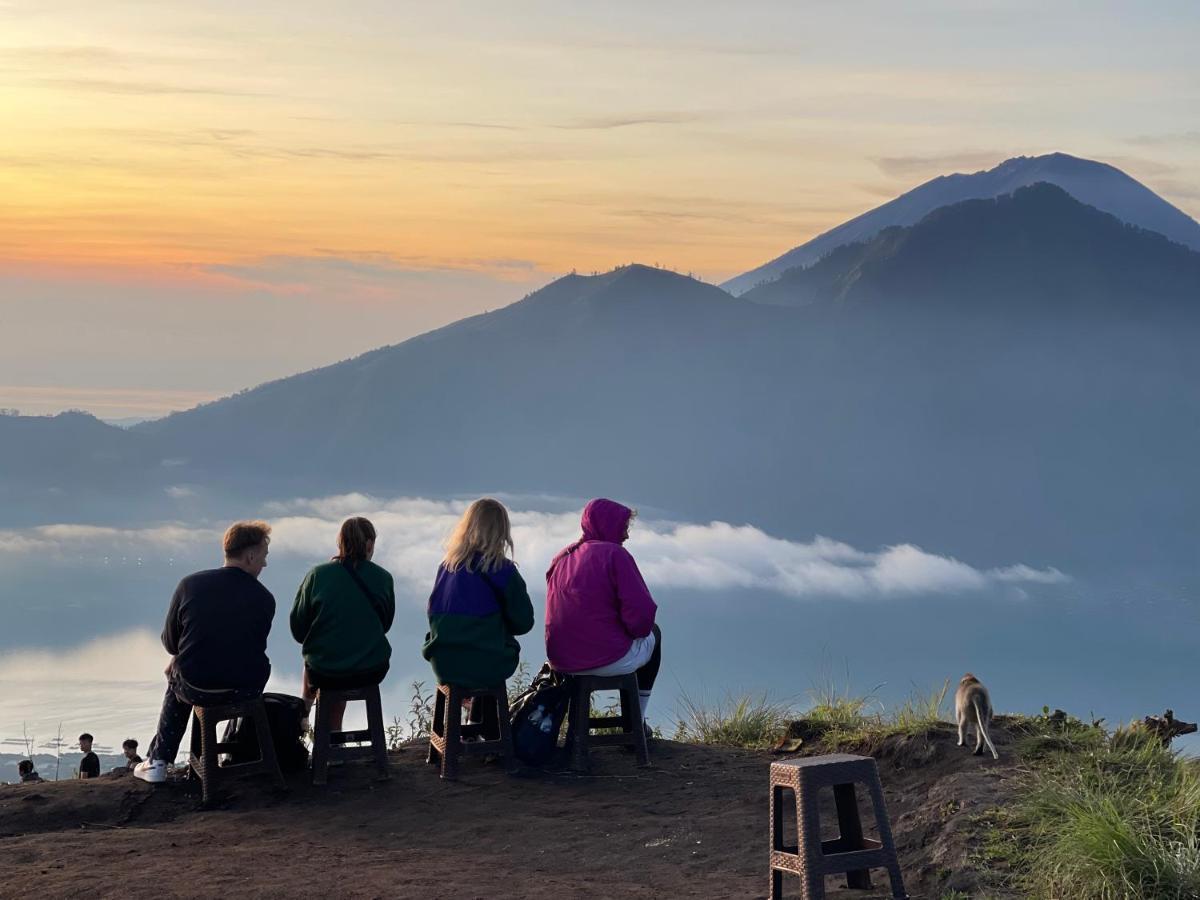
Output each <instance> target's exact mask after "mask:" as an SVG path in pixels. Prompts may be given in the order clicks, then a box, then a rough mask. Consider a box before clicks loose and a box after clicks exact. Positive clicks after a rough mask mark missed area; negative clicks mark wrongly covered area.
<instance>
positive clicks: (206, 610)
mask: <svg viewBox="0 0 1200 900" xmlns="http://www.w3.org/2000/svg"><path fill="white" fill-rule="evenodd" d="M270 543H271V526H270V525H268V524H267V523H266V522H234V523H233V524H232V525H230V526H229V528H227V529H226V530H225V536H224V537H223V538H222V539H221V547H222V550H223V551H224V554H225V567H224V568H222V569H209V570H208V571H205V572H196V573H195V574H194V575H188V576H187V577H186V578H184V579H183V580H182V581H181V582H179V586H178V587H177V588H175V594H174V596H172V597H171V606H170V608H169V609H168V610H167V621H166V624H165V625H164V626H163V633H162V643H163V648H164V649H165V650H166V651H167V652H168V653H170V654H171V662H170V663H169V664H168V665H167V669H166V672H165V673H164V674H165V675H166V676H167V690H166V693H165V694H164V695H163V702H162V708H161V710H160V711H159V714H158V729H157V730H156V731H155V733H154V740H152V741H151V742H150V749H149V750H148V751H147V754H146V756H147V758H146V759H144V760H142V761H141V762H138V763H134V764H133V775H134V777H135V778H140V779H142V780H143V781H148V782H150V783H151V784H160V783H162V782H163V781H166V779H167V767H168V766H169V765H170V764H171V763H173V762H174V761H175V756H176V754H177V753H178V752H179V742H180V741H181V740H182V739H183V735H184V732H185V731H187V725H188V719H189V718H191V714H192V707H193V706H209V705H212V704H214V703H216V704H221V703H228V702H230V701H231V700H236V699H240V698H242V697H247V696H255V695H258V694H261V693H262V689H263V688H264V687H266V684H267V679H268V678H269V677H270V675H271V661H270V660H269V659H267V636H268V635H269V634H270V632H271V620H272V619H273V618H274V617H275V598H274V597H272V596H271V592H270V591H268V590H267V589H266V588H265V587H263V586H262V585H261V584H259V582H258V576H259V575H261V574H262V571H263V569H265V568H266V567H267V555H268V553H269V552H270Z"/></svg>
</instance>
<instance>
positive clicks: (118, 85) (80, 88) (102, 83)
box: [37, 78, 268, 97]
mask: <svg viewBox="0 0 1200 900" xmlns="http://www.w3.org/2000/svg"><path fill="white" fill-rule="evenodd" d="M37 84H40V85H42V86H43V87H48V88H57V89H62V90H68V91H75V92H87V93H95V94H120V95H132V96H155V95H161V94H202V95H208V96H216V97H265V96H268V95H266V94H263V93H261V92H256V91H241V90H234V89H232V88H219V87H212V86H206V85H195V84H174V83H171V82H166V81H133V80H131V81H116V80H112V79H108V78H39V79H37Z"/></svg>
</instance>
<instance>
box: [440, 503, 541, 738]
mask: <svg viewBox="0 0 1200 900" xmlns="http://www.w3.org/2000/svg"><path fill="white" fill-rule="evenodd" d="M512 554H513V539H512V526H511V524H510V523H509V518H508V510H507V509H505V508H504V504H502V503H500V502H499V501H498V500H493V499H491V498H489V497H485V498H483V499H481V500H476V501H475V502H474V503H472V504H471V505H470V506H469V507H467V511H466V512H465V513H463V516H462V518H461V519H460V520H459V522H458V525H457V526H456V527H455V529H454V533H453V534H452V535H451V536H450V540H449V541H448V542H447V544H446V556H445V558H444V559H443V560H442V563H441V565H440V566H438V571H437V577H436V579H435V581H434V584H433V592H432V593H431V594H430V595H429V609H428V612H429V633H428V634H426V635H425V646H424V648H423V649H422V651H421V652H422V655H423V656H424V657H425V658H426V659H427V660H429V662H430V664H431V665H432V666H433V672H434V675H436V676H437V680H438V683H439V684H453V685H457V686H459V687H464V688H468V689H471V688H487V687H495V686H496V685H500V684H503V683H504V682H505V681H506V680H507V679H508V678H509V677H510V676H511V675H512V673H513V672H515V671H516V669H517V663H518V661H519V660H520V656H521V645H520V644H519V643H517V636H518V635H521V634H528V633H529V631H530V629H532V628H533V604H532V603H531V602H530V600H529V591H528V590H527V589H526V587H525V579H524V578H522V577H521V573H520V572H518V571H517V567H516V564H514V563H513V561H512ZM471 713H472V715H471V721H473V722H482V723H484V725H485V730H490V729H488V727H487V726H488V725H489V724H491V717H492V716H494V714H495V711H494V710H493V709H491V708H488V709H486V710H477V709H472V711H471ZM497 725H498V721H497Z"/></svg>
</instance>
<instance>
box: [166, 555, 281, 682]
mask: <svg viewBox="0 0 1200 900" xmlns="http://www.w3.org/2000/svg"><path fill="white" fill-rule="evenodd" d="M274 616H275V598H274V597H272V596H271V592H270V591H268V590H267V589H266V588H265V587H264V586H263V585H262V583H261V582H260V581H259V580H258V579H257V578H256V577H254V576H253V575H251V574H249V573H247V572H246V571H244V570H243V569H241V568H238V567H237V566H225V567H224V568H221V569H208V570H207V571H203V572H196V573H195V574H193V575H189V576H187V577H186V578H184V579H183V580H182V581H181V582H180V583H179V587H178V588H176V590H175V596H174V597H173V598H172V600H171V608H170V610H169V612H168V613H167V623H166V626H165V627H164V629H163V645H164V646H165V647H166V649H167V652H169V653H171V654H172V655H173V656H174V657H175V670H176V671H177V672H178V674H179V676H180V677H181V678H182V679H183V680H184V681H185V682H186V683H187V684H189V685H191V686H193V687H196V688H200V689H201V690H206V691H216V690H231V691H239V692H241V691H248V692H255V693H258V692H261V691H262V689H263V687H264V686H265V685H266V683H267V679H268V678H269V677H270V674H271V663H270V660H268V659H267V636H268V634H269V633H270V631H271V620H272V618H274Z"/></svg>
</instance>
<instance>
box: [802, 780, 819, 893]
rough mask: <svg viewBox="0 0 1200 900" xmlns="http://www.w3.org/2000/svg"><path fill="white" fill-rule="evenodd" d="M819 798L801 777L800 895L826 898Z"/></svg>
mask: <svg viewBox="0 0 1200 900" xmlns="http://www.w3.org/2000/svg"><path fill="white" fill-rule="evenodd" d="M819 802H820V798H819V796H818V795H817V791H815V790H813V788H812V787H810V786H809V785H807V784H805V782H804V781H803V780H801V781H800V784H799V785H797V786H796V843H797V845H798V846H797V847H796V849H797V851H798V852H799V853H800V860H801V862H802V864H803V868H804V873H803V874H802V875H801V876H800V896H801V897H802V898H804V900H825V870H824V868H823V866H822V863H823V862H824V853H823V852H822V851H821V810H820V807H819V805H818V804H819Z"/></svg>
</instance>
